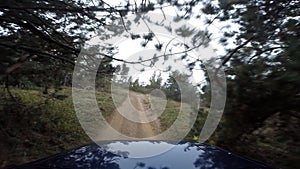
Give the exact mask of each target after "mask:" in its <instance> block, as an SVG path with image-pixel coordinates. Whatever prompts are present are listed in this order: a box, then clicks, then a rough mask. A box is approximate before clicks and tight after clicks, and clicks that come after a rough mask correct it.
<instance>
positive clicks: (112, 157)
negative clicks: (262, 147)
mask: <svg viewBox="0 0 300 169" xmlns="http://www.w3.org/2000/svg"><path fill="white" fill-rule="evenodd" d="M101 145H102V146H101V147H100V146H98V145H97V144H95V143H92V144H89V145H85V146H82V147H79V148H75V149H73V150H70V151H68V152H65V153H61V154H58V155H55V156H52V157H49V158H45V159H42V160H38V161H35V162H31V163H28V164H25V165H22V166H20V167H17V168H18V169H49V168H51V169H196V168H197V169H271V167H269V166H267V165H265V164H263V163H260V162H256V161H253V160H250V159H247V158H244V157H240V156H238V155H235V154H232V153H230V152H228V151H225V150H222V149H220V148H217V147H214V146H211V145H208V144H200V143H191V142H181V143H177V144H175V143H172V142H166V141H110V142H106V143H104V142H102V143H101ZM170 145H171V146H174V145H175V147H174V148H172V149H171V150H169V151H167V152H165V153H163V154H160V155H157V156H152V157H146V158H131V157H132V155H131V154H130V153H136V152H138V153H143V152H149V151H156V150H158V149H159V148H161V147H162V146H170ZM103 147H106V148H107V147H113V149H112V150H111V151H107V150H106V149H105V148H103Z"/></svg>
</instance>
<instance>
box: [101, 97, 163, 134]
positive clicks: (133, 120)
mask: <svg viewBox="0 0 300 169" xmlns="http://www.w3.org/2000/svg"><path fill="white" fill-rule="evenodd" d="M149 109H150V103H149V97H148V96H147V95H145V94H140V93H136V92H132V91H130V92H129V96H128V97H127V99H125V101H124V102H123V103H121V104H120V105H119V106H118V105H117V109H116V110H115V112H114V113H113V115H112V117H111V118H110V120H109V125H110V126H111V127H112V128H113V129H115V130H116V131H118V132H119V133H118V132H114V131H112V130H108V128H103V129H101V131H99V133H98V140H106V139H120V138H119V137H120V133H121V134H123V135H126V136H128V138H127V139H135V138H149V137H152V136H155V135H157V134H159V133H160V123H159V121H158V120H154V121H152V120H150V116H151V114H150V113H149V112H151V111H149ZM152 115H153V114H152ZM151 119H153V118H151ZM130 137H131V138H130ZM122 139H124V138H122ZM152 139H154V138H152Z"/></svg>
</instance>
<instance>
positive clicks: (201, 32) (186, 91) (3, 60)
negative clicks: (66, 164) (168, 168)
mask: <svg viewBox="0 0 300 169" xmlns="http://www.w3.org/2000/svg"><path fill="white" fill-rule="evenodd" d="M148 16H150V17H148ZM151 16H159V17H161V18H162V19H161V20H162V21H161V22H160V20H159V21H156V20H154V21H152V19H156V18H155V17H151ZM168 17H171V22H166V23H164V22H163V21H165V20H168ZM182 23H184V25H183V24H182ZM185 23H196V24H194V25H193V26H192V27H191V25H189V24H185ZM141 24H144V25H146V26H145V27H144V28H143V32H142V31H141V32H137V31H136V30H135V27H134V26H135V25H141ZM178 25H179V26H178ZM189 26H190V27H189ZM160 28H161V29H160ZM160 30H164V31H165V32H169V33H170V34H172V36H170V37H171V38H170V37H168V38H165V37H164V35H163V33H165V32H163V31H160ZM123 35H125V36H124V37H123ZM173 35H174V37H173ZM175 35H176V36H175ZM120 37H123V38H124V39H126V41H124V43H120V45H119V46H118V45H113V44H111V43H112V42H114V40H112V39H114V38H116V41H117V40H119V39H121V38H120ZM175 37H178V38H179V39H181V40H177V41H176V38H175ZM166 39H167V40H166ZM299 39H300V2H299V1H298V0H276V1H275V0H274V1H272V0H185V1H181V0H180V1H177V0H118V1H113V2H112V1H108V0H68V1H67V0H55V1H51V0H1V1H0V51H1V54H0V88H1V89H0V115H1V118H0V168H6V167H9V166H11V165H18V164H23V163H26V162H29V161H32V160H37V159H40V158H42V157H47V156H49V155H53V154H56V153H60V152H63V151H66V150H69V149H71V148H74V147H78V146H80V145H83V144H86V143H89V142H91V138H90V137H89V135H88V134H86V132H85V131H84V129H83V128H82V126H81V122H79V120H78V117H77V116H76V106H74V105H76V103H74V102H76V99H75V101H74V96H75V95H74V91H77V90H87V91H90V90H95V93H94V95H95V98H96V102H97V105H98V107H99V109H100V111H101V112H102V115H103V116H104V118H105V119H108V120H109V119H112V116H113V112H114V111H115V109H116V105H115V104H116V103H115V102H120V103H122V102H123V101H124V98H125V96H123V93H122V91H124V90H128V91H131V92H132V93H133V95H134V96H135V97H136V96H140V97H143V99H145V98H146V97H150V99H151V97H152V98H163V99H165V100H166V102H165V109H164V110H163V113H162V114H161V116H160V117H159V121H160V122H159V123H160V130H165V129H167V128H168V127H169V126H170V125H172V123H173V122H174V121H175V119H176V116H177V115H178V111H179V109H180V104H183V105H190V106H191V107H192V109H193V110H196V112H197V114H198V115H197V116H196V119H195V122H194V124H193V126H192V127H191V130H190V131H189V132H188V133H187V135H186V136H185V137H184V139H183V140H186V141H198V140H199V133H201V128H202V127H203V126H204V122H205V119H206V118H207V117H208V114H209V111H210V109H212V107H213V106H212V102H214V99H215V97H216V95H224V97H225V95H226V100H221V101H220V103H219V102H218V103H216V104H223V102H224V104H225V107H224V108H223V109H222V117H221V119H220V122H219V124H218V126H217V128H216V130H215V131H214V132H213V133H212V135H211V137H209V138H208V139H207V140H206V142H207V143H209V144H212V145H216V146H218V147H221V148H224V149H226V150H230V151H232V152H236V153H238V154H240V155H243V156H246V157H250V158H253V159H256V160H259V161H262V162H265V163H268V164H270V165H272V166H275V167H278V168H283V169H296V168H300V163H299V160H300V134H299V133H300V106H299V105H300V50H299V49H300V41H299ZM128 42H129V43H128ZM118 43H119V42H118ZM116 44H117V43H116ZM124 44H125V45H124ZM133 45H135V46H134V47H133ZM198 48H201V50H202V52H203V51H204V52H203V53H204V54H205V56H202V55H199V56H198V55H197V56H196V55H195V54H192V51H193V50H197V49H198ZM208 48H209V49H210V48H212V51H213V52H214V53H215V55H212V54H210V52H206V49H208ZM138 50H140V53H138V52H137V54H135V53H134V52H135V51H138ZM150 50H152V51H151V52H149V51H150ZM131 54H132V55H134V56H131V57H129V58H126V56H127V55H131ZM179 63H183V64H182V65H183V67H180V69H179V66H178V65H179ZM149 70H150V71H149ZM220 72H223V73H220ZM136 74H138V75H139V76H138V75H136ZM193 78H194V80H191V79H193ZM195 79H196V80H195ZM220 79H221V82H220V81H219V80H220ZM223 81H224V83H223ZM216 86H218V87H216ZM116 91H121V93H117V94H115V95H117V96H118V99H120V100H117V101H116V100H114V93H115V92H116ZM194 98H199V100H197V99H194ZM84 101H86V100H84ZM141 104H143V105H144V106H148V105H149V104H150V103H148V102H147V101H145V102H143V103H141ZM198 104H199V106H196V105H198ZM91 118H92V117H91ZM151 125H152V124H151ZM155 132H159V131H154V133H155Z"/></svg>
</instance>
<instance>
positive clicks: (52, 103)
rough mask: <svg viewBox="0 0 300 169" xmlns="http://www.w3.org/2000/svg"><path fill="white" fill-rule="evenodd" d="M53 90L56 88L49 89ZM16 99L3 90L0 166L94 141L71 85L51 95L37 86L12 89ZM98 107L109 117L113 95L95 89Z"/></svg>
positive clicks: (0, 110) (33, 158) (15, 163)
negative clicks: (79, 113)
mask: <svg viewBox="0 0 300 169" xmlns="http://www.w3.org/2000/svg"><path fill="white" fill-rule="evenodd" d="M51 92H54V91H50V93H51ZM12 93H13V95H14V96H15V97H16V99H17V102H14V101H12V100H11V99H9V97H8V96H6V95H7V94H6V93H4V91H3V90H1V91H0V101H1V102H0V103H1V104H0V116H1V119H0V129H1V130H0V147H1V149H0V168H1V167H4V166H7V165H10V164H14V165H17V164H22V163H25V162H29V161H32V160H37V159H40V158H43V157H47V156H49V155H53V154H56V153H60V152H62V151H65V150H67V149H70V148H73V147H77V146H80V145H83V144H86V143H88V142H91V140H90V139H89V137H88V136H87V135H86V134H85V132H84V131H83V129H82V128H81V125H80V123H79V121H78V119H77V116H76V113H75V110H74V107H73V102H72V97H71V88H64V89H63V90H61V91H59V92H57V93H56V95H65V96H66V97H65V99H64V100H59V99H55V98H51V97H49V96H47V95H44V94H42V92H41V91H38V90H20V89H13V90H12ZM96 98H97V103H98V105H99V109H100V110H101V113H102V114H103V116H104V117H106V118H109V116H110V115H111V113H112V112H113V110H114V109H115V108H114V104H113V102H112V98H111V95H110V94H109V93H105V92H97V93H96Z"/></svg>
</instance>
